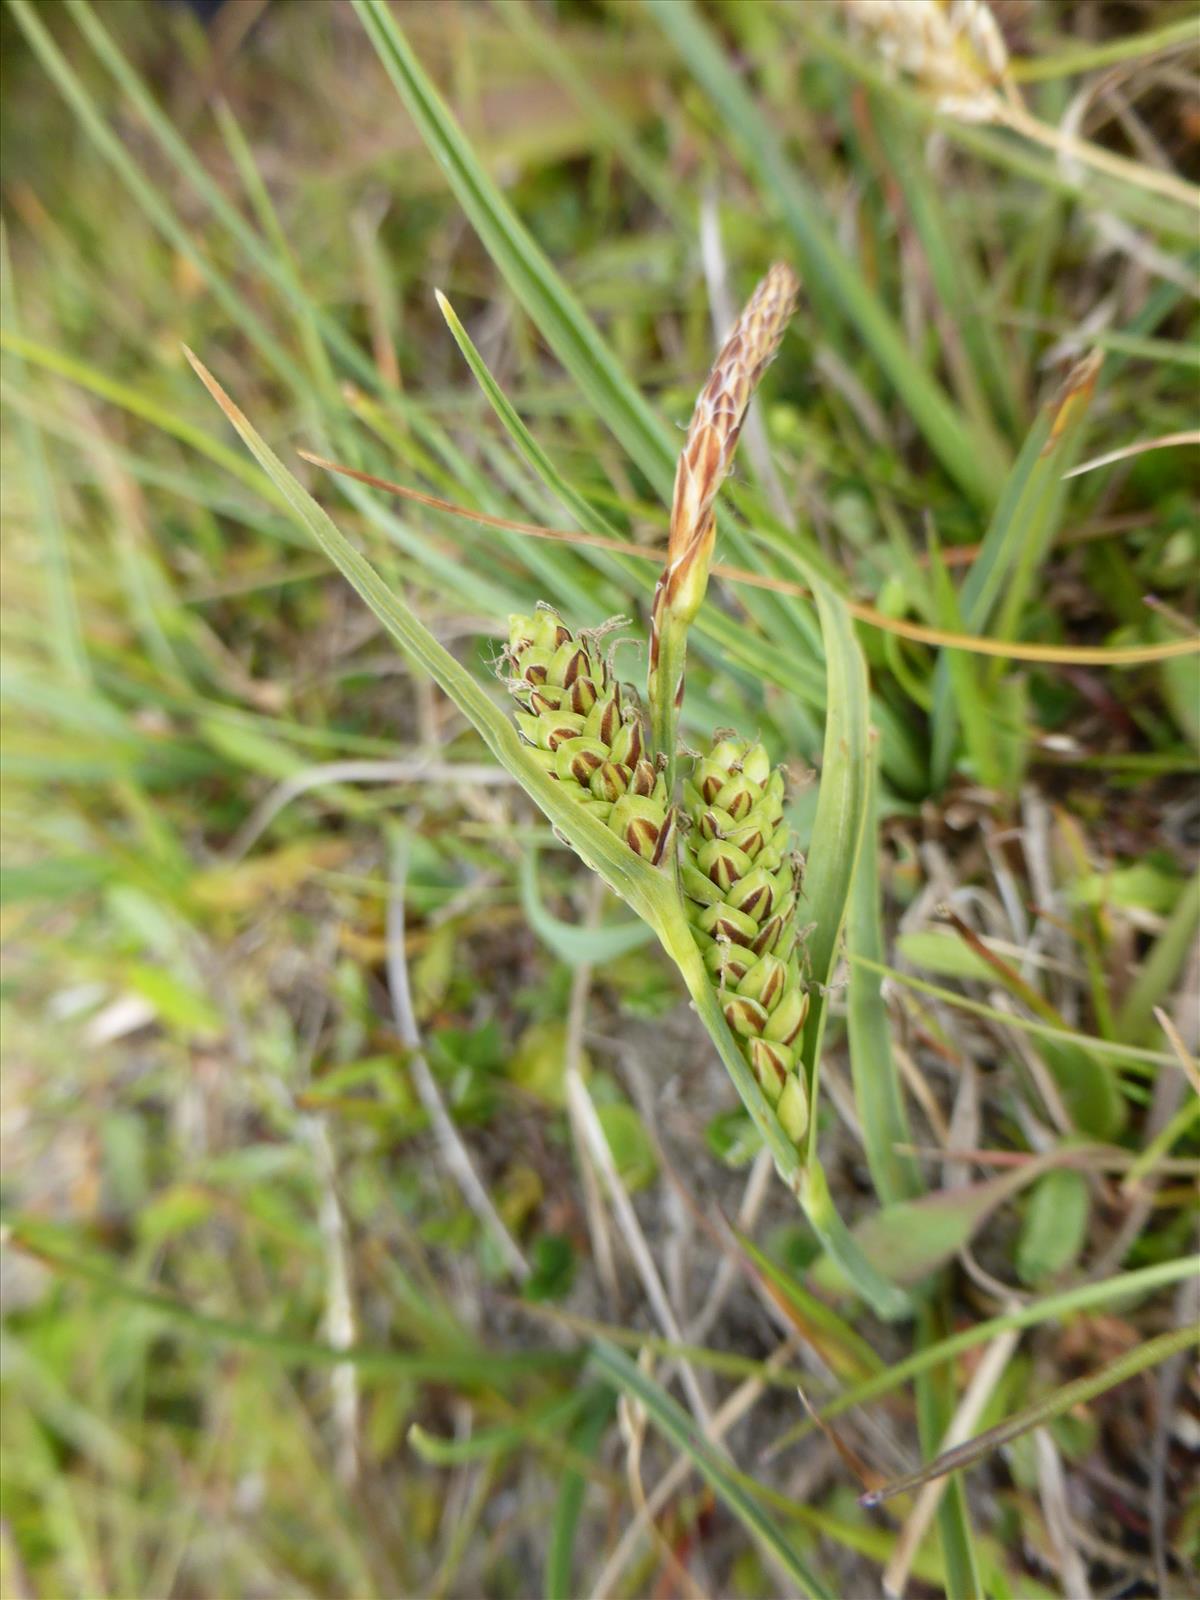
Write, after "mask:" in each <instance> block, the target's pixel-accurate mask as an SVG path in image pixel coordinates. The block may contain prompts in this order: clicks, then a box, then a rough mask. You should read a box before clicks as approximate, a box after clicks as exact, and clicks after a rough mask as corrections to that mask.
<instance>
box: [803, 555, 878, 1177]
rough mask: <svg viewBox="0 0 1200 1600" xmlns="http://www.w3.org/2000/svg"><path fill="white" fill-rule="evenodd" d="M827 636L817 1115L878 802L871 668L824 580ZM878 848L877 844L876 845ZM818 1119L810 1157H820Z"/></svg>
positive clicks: (813, 940) (809, 1040) (813, 1095)
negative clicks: (848, 934)
mask: <svg viewBox="0 0 1200 1600" xmlns="http://www.w3.org/2000/svg"><path fill="white" fill-rule="evenodd" d="M813 593H814V594H815V596H816V600H817V610H818V613H819V615H820V619H821V635H822V638H823V640H824V644H825V674H826V686H825V706H826V713H825V740H824V748H823V756H822V761H821V788H820V793H819V794H818V797H817V811H816V817H815V818H814V821H813V829H812V839H811V843H810V847H809V853H808V865H807V868H806V871H805V875H804V894H805V897H806V900H807V907H808V915H809V917H811V919H812V920H813V922H814V923H815V927H814V928H813V930H812V932H811V934H810V935H809V940H808V947H807V951H806V956H807V961H808V971H809V979H810V983H811V986H812V987H811V995H810V1004H809V1013H808V1021H807V1022H806V1024H805V1027H804V1044H803V1051H802V1059H803V1061H804V1067H805V1072H806V1075H807V1078H808V1088H809V1104H810V1106H812V1107H813V1109H814V1112H815V1109H816V1104H817V1093H818V1089H819V1077H820V1056H821V1043H822V1040H823V1038H824V1034H825V1022H826V1018H827V1015H828V1010H829V995H828V986H829V984H830V983H831V981H832V979H833V975H834V970H835V968H836V967H837V963H838V960H839V957H840V951H841V937H842V928H843V926H844V924H845V921H846V915H847V912H848V910H849V905H850V886H851V884H852V883H853V881H854V870H855V867H856V865H857V863H858V858H859V852H860V850H861V849H862V847H863V834H864V832H865V830H866V825H867V814H868V810H869V796H870V773H871V761H872V759H873V753H872V749H871V732H870V707H869V702H868V698H867V668H866V662H865V661H864V660H863V654H862V650H861V648H860V647H859V643H858V640H857V639H856V638H855V636H854V625H853V623H852V622H851V620H850V617H849V615H848V613H847V611H846V608H845V606H844V605H843V604H842V602H841V601H840V600H839V599H838V598H837V596H836V595H835V594H833V592H832V591H831V590H830V589H829V588H828V587H827V585H825V584H824V583H821V582H820V581H819V580H816V581H814V583H813ZM867 848H868V849H873V848H874V840H870V841H868V845H867ZM816 1125H817V1119H816V1116H815V1115H814V1116H813V1118H812V1120H811V1122H810V1128H809V1136H808V1153H809V1155H810V1156H812V1155H815V1153H816Z"/></svg>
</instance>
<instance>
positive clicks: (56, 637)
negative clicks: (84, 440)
mask: <svg viewBox="0 0 1200 1600" xmlns="http://www.w3.org/2000/svg"><path fill="white" fill-rule="evenodd" d="M0 273H2V275H3V289H2V290H0V303H2V304H3V309H4V321H5V323H6V324H7V327H8V329H9V330H11V333H12V335H13V337H14V338H16V337H17V336H18V333H19V327H20V324H19V321H18V308H17V299H16V286H15V284H14V282H13V274H12V264H11V262H10V261H9V255H8V237H7V234H6V233H4V232H3V231H0ZM8 348H9V350H10V354H11V357H12V362H13V367H14V370H15V373H16V377H17V381H18V384H20V383H21V381H22V380H23V378H24V374H25V366H24V361H23V360H22V358H21V354H20V352H19V351H16V350H13V347H12V345H11V344H10V345H9V346H8ZM17 432H18V437H19V438H20V440H21V447H22V449H21V453H22V455H23V456H24V459H25V467H26V471H27V473H28V475H29V485H30V488H31V490H32V494H33V503H34V508H35V511H36V519H37V526H38V531H39V532H40V534H41V538H42V548H43V550H44V552H45V559H44V571H45V581H46V621H47V624H48V639H49V643H50V646H51V648H52V650H53V651H54V655H55V657H56V659H57V662H58V667H59V670H60V672H61V673H62V675H63V677H64V679H65V680H66V681H67V682H69V683H74V684H77V685H79V686H81V687H82V686H85V685H88V684H89V683H90V682H91V668H90V667H89V665H88V655H87V646H86V645H85V644H84V639H83V628H82V624H81V622H80V617H79V605H78V602H77V600H76V597H75V583H74V579H73V577H72V574H71V557H70V552H69V549H68V546H67V533H66V529H65V528H64V526H63V521H62V514H61V512H60V510H59V505H58V494H57V491H56V489H55V485H54V476H53V474H52V473H51V471H50V462H49V460H48V458H47V455H46V446H45V443H44V441H43V439H42V433H41V429H40V428H39V427H38V425H37V423H36V422H35V421H34V420H33V418H32V417H31V416H28V415H26V414H25V413H21V414H20V415H19V418H18V422H17Z"/></svg>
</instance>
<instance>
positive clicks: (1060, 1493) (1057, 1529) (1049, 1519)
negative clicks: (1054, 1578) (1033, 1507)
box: [1033, 1428, 1092, 1600]
mask: <svg viewBox="0 0 1200 1600" xmlns="http://www.w3.org/2000/svg"><path fill="white" fill-rule="evenodd" d="M1033 1444H1034V1450H1035V1452H1036V1455H1037V1472H1038V1498H1039V1499H1040V1500H1041V1502H1042V1515H1043V1516H1044V1517H1045V1519H1046V1532H1047V1533H1048V1534H1049V1535H1050V1544H1051V1548H1052V1549H1053V1551H1054V1555H1055V1558H1056V1560H1057V1562H1058V1576H1059V1581H1060V1583H1061V1585H1062V1592H1063V1595H1064V1597H1066V1600H1091V1596H1092V1591H1091V1588H1090V1586H1089V1584H1088V1580H1087V1567H1086V1566H1085V1564H1084V1562H1083V1560H1082V1559H1081V1557H1080V1554H1079V1551H1078V1550H1077V1549H1076V1548H1075V1543H1074V1533H1073V1530H1072V1526H1071V1515H1070V1512H1069V1511H1068V1509H1067V1483H1066V1478H1065V1476H1064V1474H1063V1469H1062V1458H1061V1457H1060V1455H1059V1453H1058V1449H1057V1447H1056V1445H1055V1443H1054V1440H1053V1438H1052V1437H1051V1434H1050V1430H1049V1429H1048V1428H1035V1429H1034V1433H1033Z"/></svg>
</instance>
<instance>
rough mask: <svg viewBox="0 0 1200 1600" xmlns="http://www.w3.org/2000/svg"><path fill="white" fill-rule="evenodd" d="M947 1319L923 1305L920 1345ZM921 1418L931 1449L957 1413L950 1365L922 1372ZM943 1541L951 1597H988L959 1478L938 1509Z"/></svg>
mask: <svg viewBox="0 0 1200 1600" xmlns="http://www.w3.org/2000/svg"><path fill="white" fill-rule="evenodd" d="M946 1320H947V1317H946V1313H945V1311H944V1310H943V1309H942V1308H940V1307H933V1306H922V1308H921V1311H920V1314H919V1316H918V1320H917V1343H918V1346H920V1347H924V1346H928V1345H930V1344H932V1343H934V1342H935V1341H936V1339H937V1337H938V1335H939V1333H940V1331H941V1326H942V1324H943V1323H944V1322H945V1321H946ZM916 1394H917V1419H918V1425H919V1429H920V1434H921V1442H922V1445H923V1447H924V1448H925V1449H927V1450H932V1449H934V1448H935V1447H936V1444H937V1442H938V1441H939V1440H941V1439H943V1438H945V1436H946V1430H947V1429H948V1428H949V1426H950V1424H951V1421H952V1419H953V1416H954V1408H955V1398H956V1397H955V1384H954V1374H953V1372H952V1371H951V1370H950V1369H949V1368H948V1367H939V1368H938V1369H936V1370H934V1371H932V1372H930V1371H926V1372H923V1373H922V1374H921V1376H920V1377H919V1378H918V1379H917V1383H916ZM937 1532H938V1543H939V1544H940V1545H941V1549H942V1560H943V1562H944V1563H945V1567H946V1595H947V1600H950V1597H951V1596H952V1597H953V1600H960V1597H961V1600H984V1595H983V1586H982V1584H981V1582H980V1578H979V1557H978V1555H977V1553H976V1550H975V1536H974V1533H973V1531H972V1529H971V1520H970V1516H969V1514H968V1511H967V1496H966V1490H965V1489H964V1488H963V1485H962V1482H961V1480H960V1479H958V1478H955V1479H953V1480H952V1481H951V1482H950V1483H949V1484H948V1485H947V1486H946V1492H945V1493H944V1494H943V1495H942V1498H941V1500H940V1502H939V1504H938V1508H937Z"/></svg>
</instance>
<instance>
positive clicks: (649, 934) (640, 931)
mask: <svg viewBox="0 0 1200 1600" xmlns="http://www.w3.org/2000/svg"><path fill="white" fill-rule="evenodd" d="M521 909H522V910H523V911H524V913H525V917H526V920H527V921H528V923H529V926H530V927H531V928H532V929H533V931H534V933H536V934H537V936H538V938H539V939H540V940H541V941H542V943H543V944H544V945H545V946H546V948H547V950H549V951H550V952H551V953H552V954H553V955H554V956H555V958H556V959H557V960H559V961H565V962H566V964H567V965H568V966H569V967H580V966H584V965H589V966H590V965H597V964H599V963H601V962H604V961H614V960H615V959H616V958H617V957H618V956H623V955H626V954H628V952H629V951H630V950H638V949H640V948H641V947H642V945H644V944H647V943H648V942H649V941H650V940H651V939H653V937H654V931H653V929H652V928H650V927H648V926H647V925H646V923H644V922H640V921H639V922H629V921H626V922H607V923H600V924H599V925H597V926H596V927H594V928H592V927H587V926H582V927H575V926H573V925H572V924H571V923H569V922H564V921H563V920H562V918H561V917H556V916H554V915H553V914H552V913H551V912H549V911H547V909H546V903H545V901H544V900H543V899H542V895H541V890H540V889H539V888H538V856H537V851H536V850H535V849H534V848H533V847H532V846H531V847H530V848H529V849H528V850H527V851H525V853H524V855H523V856H522V857H521Z"/></svg>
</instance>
